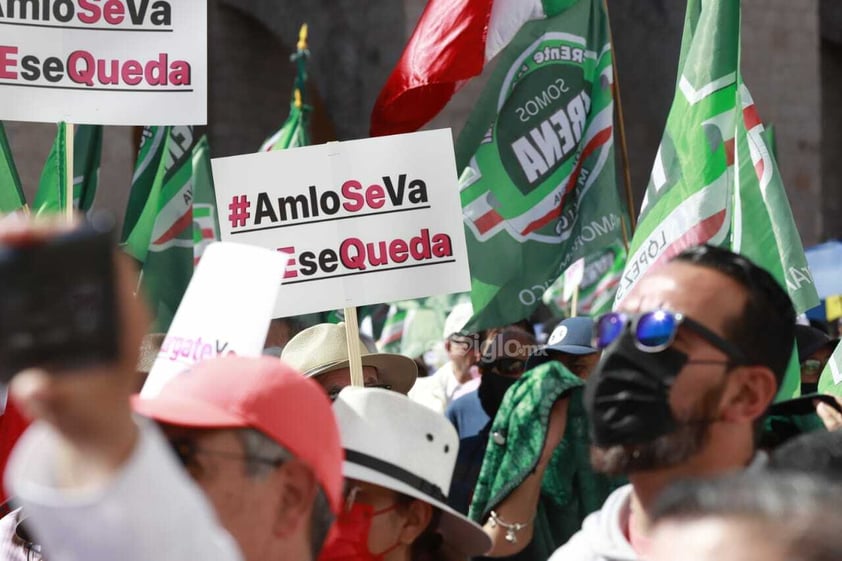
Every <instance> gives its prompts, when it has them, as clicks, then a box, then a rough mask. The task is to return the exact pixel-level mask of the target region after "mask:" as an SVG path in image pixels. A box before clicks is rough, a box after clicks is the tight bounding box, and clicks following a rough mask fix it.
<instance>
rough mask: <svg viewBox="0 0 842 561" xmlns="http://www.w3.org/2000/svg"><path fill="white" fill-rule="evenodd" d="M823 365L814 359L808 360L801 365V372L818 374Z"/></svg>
mask: <svg viewBox="0 0 842 561" xmlns="http://www.w3.org/2000/svg"><path fill="white" fill-rule="evenodd" d="M823 366H824V363H823V362H822V361H820V360H818V359H815V358H808V359H807V360H805V361H804V362H802V363H801V370H805V371H807V372H813V373H815V372H820V371H821V369H822V367H823Z"/></svg>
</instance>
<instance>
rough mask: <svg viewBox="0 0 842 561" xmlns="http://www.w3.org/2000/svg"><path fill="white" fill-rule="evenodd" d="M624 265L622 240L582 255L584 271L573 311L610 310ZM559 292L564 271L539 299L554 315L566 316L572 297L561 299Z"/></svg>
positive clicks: (580, 313)
mask: <svg viewBox="0 0 842 561" xmlns="http://www.w3.org/2000/svg"><path fill="white" fill-rule="evenodd" d="M625 266H626V250H625V248H624V247H623V244H622V242H616V243H614V244H612V245H611V246H609V247H607V248H605V249H603V250H602V251H599V252H597V253H595V254H592V255H588V256H587V257H586V258H585V273H584V275H583V277H582V282H581V284H580V285H579V301H578V305H577V311H576V313H577V315H580V316H582V315H589V316H599V315H601V314H604V313H606V312H610V311H611V306H612V305H613V304H614V296H615V294H616V293H617V287H618V286H619V285H620V279H621V278H622V276H623V269H624V268H625ZM563 292H564V275H562V276H560V277H559V278H558V280H556V281H555V282H554V283H553V284H552V285H551V286H550V287H549V288H548V289H547V291H546V292H545V293H544V296H543V298H542V300H543V301H544V304H546V305H547V306H548V307H549V308H550V309H551V310H553V311H554V312H555V314H556V315H558V316H562V317H569V316H570V314H571V311H572V310H571V304H572V300H568V301H566V302H565V301H564V298H563V296H562V294H563Z"/></svg>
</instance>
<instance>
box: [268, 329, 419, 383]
mask: <svg viewBox="0 0 842 561" xmlns="http://www.w3.org/2000/svg"><path fill="white" fill-rule="evenodd" d="M359 345H360V358H361V359H362V365H363V366H372V367H374V368H376V369H377V377H378V379H379V380H380V382H381V383H383V384H388V385H389V386H391V387H392V391H395V392H399V393H402V394H406V393H407V392H408V391H409V390H410V388H412V386H413V385H414V384H415V379H416V378H417V377H418V365H416V364H415V361H414V360H412V359H411V358H409V357H406V356H403V355H397V354H390V353H369V352H368V349H367V348H366V347H365V345H364V344H363V342H362V341H360V342H359ZM281 360H283V361H284V362H286V363H287V364H289V365H290V366H292V367H293V368H297V369H298V370H299V371H301V372H302V373H303V374H304V375H305V376H308V377H313V376H318V375H320V374H325V373H327V372H330V371H332V370H339V369H340V368H347V367H348V343H347V342H346V340H345V324H344V323H335V324H334V323H320V324H318V325H314V326H313V327H309V328H307V329H305V330H304V331H302V332H301V333H299V334H298V335H296V336H295V337H293V338H292V339H290V340H289V342H288V343H287V344H286V346H285V347H284V350H283V351H282V352H281Z"/></svg>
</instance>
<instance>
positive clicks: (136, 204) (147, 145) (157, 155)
mask: <svg viewBox="0 0 842 561" xmlns="http://www.w3.org/2000/svg"><path fill="white" fill-rule="evenodd" d="M170 128H171V127H143V133H142V134H141V136H140V150H139V151H138V153H137V159H136V160H135V165H134V173H133V174H132V184H131V187H130V188H129V200H128V203H127V204H126V214H125V217H124V218H123V233H122V234H121V236H120V241H121V242H123V243H125V242H126V240H127V239H128V237H129V234H131V233H132V230H134V227H135V225H136V224H137V220H138V218H140V215H141V213H142V212H143V207H144V206H146V201H147V200H148V199H149V194H150V193H151V192H152V184H153V183H155V176H156V175H157V173H158V167H159V166H160V165H161V158H162V157H163V155H164V145H165V144H166V139H167V136H168V135H169V133H170Z"/></svg>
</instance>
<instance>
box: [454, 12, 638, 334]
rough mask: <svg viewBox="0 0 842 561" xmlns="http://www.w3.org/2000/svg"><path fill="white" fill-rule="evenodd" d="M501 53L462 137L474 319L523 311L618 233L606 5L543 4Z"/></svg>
mask: <svg viewBox="0 0 842 561" xmlns="http://www.w3.org/2000/svg"><path fill="white" fill-rule="evenodd" d="M546 4H547V3H546V2H545V6H544V9H545V12H546V13H547V14H548V16H549V17H547V18H546V19H541V20H536V21H531V22H529V23H527V24H526V25H524V26H523V27H522V28H521V30H520V31H519V32H518V33H517V34H516V35H515V37H514V39H513V40H512V41H511V42H510V43H509V45H508V46H507V47H506V48H505V50H504V51H503V52H502V53H501V54H500V57H499V63H498V65H497V68H496V70H495V72H494V74H493V75H492V77H491V79H490V81H489V84H488V86H487V87H486V89H485V91H484V92H483V94H482V96H481V97H480V99H479V101H478V103H477V107H476V109H475V110H474V112H473V114H472V115H471V117H470V118H469V120H468V122H467V124H466V126H465V130H464V131H463V132H462V134H461V135H460V137H459V139H458V141H457V143H456V162H457V166H458V169H462V170H464V171H463V172H462V175H461V177H460V189H461V198H462V211H463V217H464V222H465V233H466V239H467V245H468V257H469V263H470V268H471V300H472V302H473V306H474V311H475V315H474V317H473V318H472V319H471V320H470V322H469V323H468V325H467V326H466V329H467V330H469V331H476V330H479V329H483V328H488V327H494V326H500V325H505V324H508V323H512V322H516V321H518V320H521V319H523V318H525V317H528V316H529V315H530V314H531V313H532V311H533V310H534V309H535V308H536V307H537V306H538V304H539V303H540V302H541V297H542V295H543V293H544V291H545V290H546V289H547V287H549V286H550V285H551V284H552V283H553V282H554V281H555V280H556V279H557V278H558V277H559V276H560V275H561V274H562V272H563V271H564V270H565V269H567V267H568V266H569V265H570V264H571V263H573V262H574V261H576V260H577V259H579V258H580V257H584V256H586V255H591V254H594V253H597V252H598V251H600V250H601V249H602V248H605V247H607V246H609V245H611V244H613V243H615V242H616V241H617V240H618V239H620V237H621V228H622V226H621V222H622V221H623V220H624V216H626V215H627V213H626V211H625V209H624V208H623V204H622V202H621V200H620V197H619V193H618V192H617V186H616V181H615V170H614V141H613V133H614V130H613V112H614V102H613V92H612V87H613V82H614V75H613V66H612V55H611V48H610V44H609V32H608V22H607V18H606V14H605V12H604V8H603V3H602V2H601V1H599V0H579V1H578V2H576V3H574V4H573V5H572V6H570V7H567V4H569V3H567V4H565V5H564V6H563V7H556V8H555V11H553V6H547V5H546Z"/></svg>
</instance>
